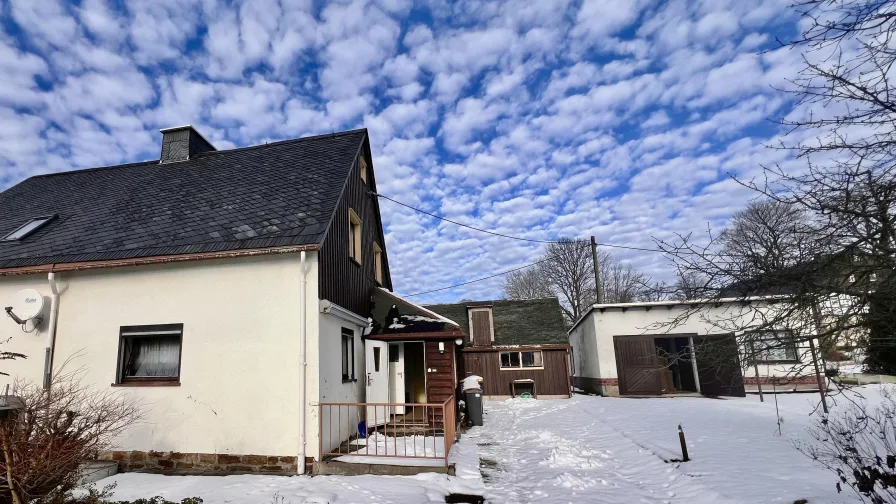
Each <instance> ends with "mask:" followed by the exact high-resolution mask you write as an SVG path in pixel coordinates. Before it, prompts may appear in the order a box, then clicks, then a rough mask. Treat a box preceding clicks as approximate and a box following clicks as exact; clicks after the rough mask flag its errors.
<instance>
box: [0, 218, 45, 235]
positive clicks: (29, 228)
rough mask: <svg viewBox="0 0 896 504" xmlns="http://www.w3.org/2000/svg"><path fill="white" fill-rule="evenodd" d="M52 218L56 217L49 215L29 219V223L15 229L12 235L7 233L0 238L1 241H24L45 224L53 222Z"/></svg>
mask: <svg viewBox="0 0 896 504" xmlns="http://www.w3.org/2000/svg"><path fill="white" fill-rule="evenodd" d="M54 217H56V216H55V215H50V216H46V217H35V218H34V219H31V220H30V221H28V222H26V223H25V224H22V225H21V226H19V227H18V228H16V229H15V231H13V232H12V233H9V234H8V235H6V236H4V237H3V238H2V241H18V240H21V239H24V238H25V237H26V236H28V235H30V234H31V233H33V232H35V231H37V230H38V229H40V228H42V227H43V226H44V225H45V224H46V223H48V222H50V221H51V220H53V218H54Z"/></svg>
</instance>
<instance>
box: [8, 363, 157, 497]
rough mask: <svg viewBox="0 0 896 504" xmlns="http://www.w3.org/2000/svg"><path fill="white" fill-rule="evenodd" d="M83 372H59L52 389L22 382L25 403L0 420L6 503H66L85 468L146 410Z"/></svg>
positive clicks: (18, 391) (20, 398) (17, 390)
mask: <svg viewBox="0 0 896 504" xmlns="http://www.w3.org/2000/svg"><path fill="white" fill-rule="evenodd" d="M79 377H80V373H78V372H75V373H69V374H62V375H57V377H56V378H54V380H53V383H52V384H51V387H50V389H49V390H46V391H45V390H43V389H42V388H41V386H40V385H36V384H31V383H26V382H16V384H15V386H14V387H13V390H12V396H10V397H7V398H4V400H7V401H15V402H16V403H18V405H19V406H20V407H19V408H18V409H16V410H14V411H12V412H10V415H9V416H6V417H4V418H0V501H2V502H11V503H14V504H27V503H43V502H64V501H65V500H66V498H67V496H68V495H69V493H70V492H71V491H72V489H74V488H75V486H76V485H77V483H78V477H79V467H80V465H81V463H83V462H84V461H87V460H90V459H92V458H95V457H96V456H97V454H98V453H100V452H102V451H104V450H107V449H108V448H109V446H110V443H111V442H112V440H113V438H115V436H117V435H118V434H121V433H122V432H124V431H125V429H127V428H128V427H130V426H131V425H132V424H133V422H135V421H136V420H137V419H138V418H139V416H140V413H141V410H140V408H139V406H138V405H137V403H136V402H135V401H134V400H133V399H130V398H128V397H127V396H124V395H121V394H118V393H114V392H110V391H108V390H97V389H91V388H89V387H87V386H86V385H84V384H83V383H82V382H81V381H80V379H79Z"/></svg>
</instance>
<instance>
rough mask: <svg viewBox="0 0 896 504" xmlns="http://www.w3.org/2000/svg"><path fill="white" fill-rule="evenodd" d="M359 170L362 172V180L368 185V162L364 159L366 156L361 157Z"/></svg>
mask: <svg viewBox="0 0 896 504" xmlns="http://www.w3.org/2000/svg"><path fill="white" fill-rule="evenodd" d="M358 168H359V170H360V171H361V180H362V181H363V182H364V183H365V184H366V183H367V160H365V159H364V156H361V157H360V160H359V162H358Z"/></svg>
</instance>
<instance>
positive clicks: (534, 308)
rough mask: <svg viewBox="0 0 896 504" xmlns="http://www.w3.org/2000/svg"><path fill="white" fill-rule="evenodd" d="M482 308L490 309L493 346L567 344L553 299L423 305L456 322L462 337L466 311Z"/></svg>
mask: <svg viewBox="0 0 896 504" xmlns="http://www.w3.org/2000/svg"><path fill="white" fill-rule="evenodd" d="M482 305H491V306H492V319H493V321H494V324H495V342H494V344H495V345H546V344H557V343H569V338H568V337H567V335H566V325H565V324H564V322H563V314H562V311H561V308H560V302H559V301H558V300H557V298H555V297H553V298H543V299H521V300H501V301H473V302H469V303H456V304H437V305H425V306H424V308H426V309H428V310H432V311H434V312H436V313H438V314H439V315H441V316H443V317H445V318H448V319H451V320H453V321H455V322H457V323H458V324H460V326H461V329H463V331H464V334H466V335H469V334H470V319H469V318H468V317H467V308H468V307H476V306H482Z"/></svg>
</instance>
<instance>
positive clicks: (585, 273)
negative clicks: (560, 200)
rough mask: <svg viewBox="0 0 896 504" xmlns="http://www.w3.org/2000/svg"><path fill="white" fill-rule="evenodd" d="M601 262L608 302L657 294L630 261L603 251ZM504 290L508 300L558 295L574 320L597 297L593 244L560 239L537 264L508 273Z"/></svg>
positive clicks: (602, 286)
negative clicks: (625, 261)
mask: <svg viewBox="0 0 896 504" xmlns="http://www.w3.org/2000/svg"><path fill="white" fill-rule="evenodd" d="M598 264H599V265H600V281H601V288H602V289H603V292H604V301H605V302H607V303H630V302H634V301H639V300H643V299H644V298H645V297H649V296H651V295H654V293H653V292H652V291H651V289H653V288H656V285H650V281H649V279H648V278H647V277H646V276H645V275H644V274H643V273H641V272H639V271H637V270H636V269H635V267H634V266H633V265H631V264H630V263H624V262H621V261H618V260H616V258H615V257H613V255H612V254H610V253H609V252H606V251H603V250H601V251H599V252H598ZM502 291H503V294H504V296H505V297H506V298H509V299H532V298H537V297H547V296H557V297H559V298H560V305H561V306H562V307H563V312H564V316H565V317H566V320H567V322H569V323H572V322H575V321H576V320H578V319H579V317H581V316H582V314H584V313H585V311H587V310H588V308H589V307H590V306H591V305H592V304H594V302H595V301H596V299H597V293H596V292H595V289H594V260H593V257H592V254H591V243H590V242H589V241H587V240H573V239H569V238H561V239H560V240H558V242H557V243H552V244H550V245H548V246H547V247H546V248H545V250H544V252H543V253H542V255H541V258H540V260H539V262H538V264H537V265H536V266H535V267H533V268H529V269H526V270H522V271H516V272H513V273H511V274H510V275H508V277H507V279H506V280H505V281H504V285H503V286H502Z"/></svg>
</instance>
